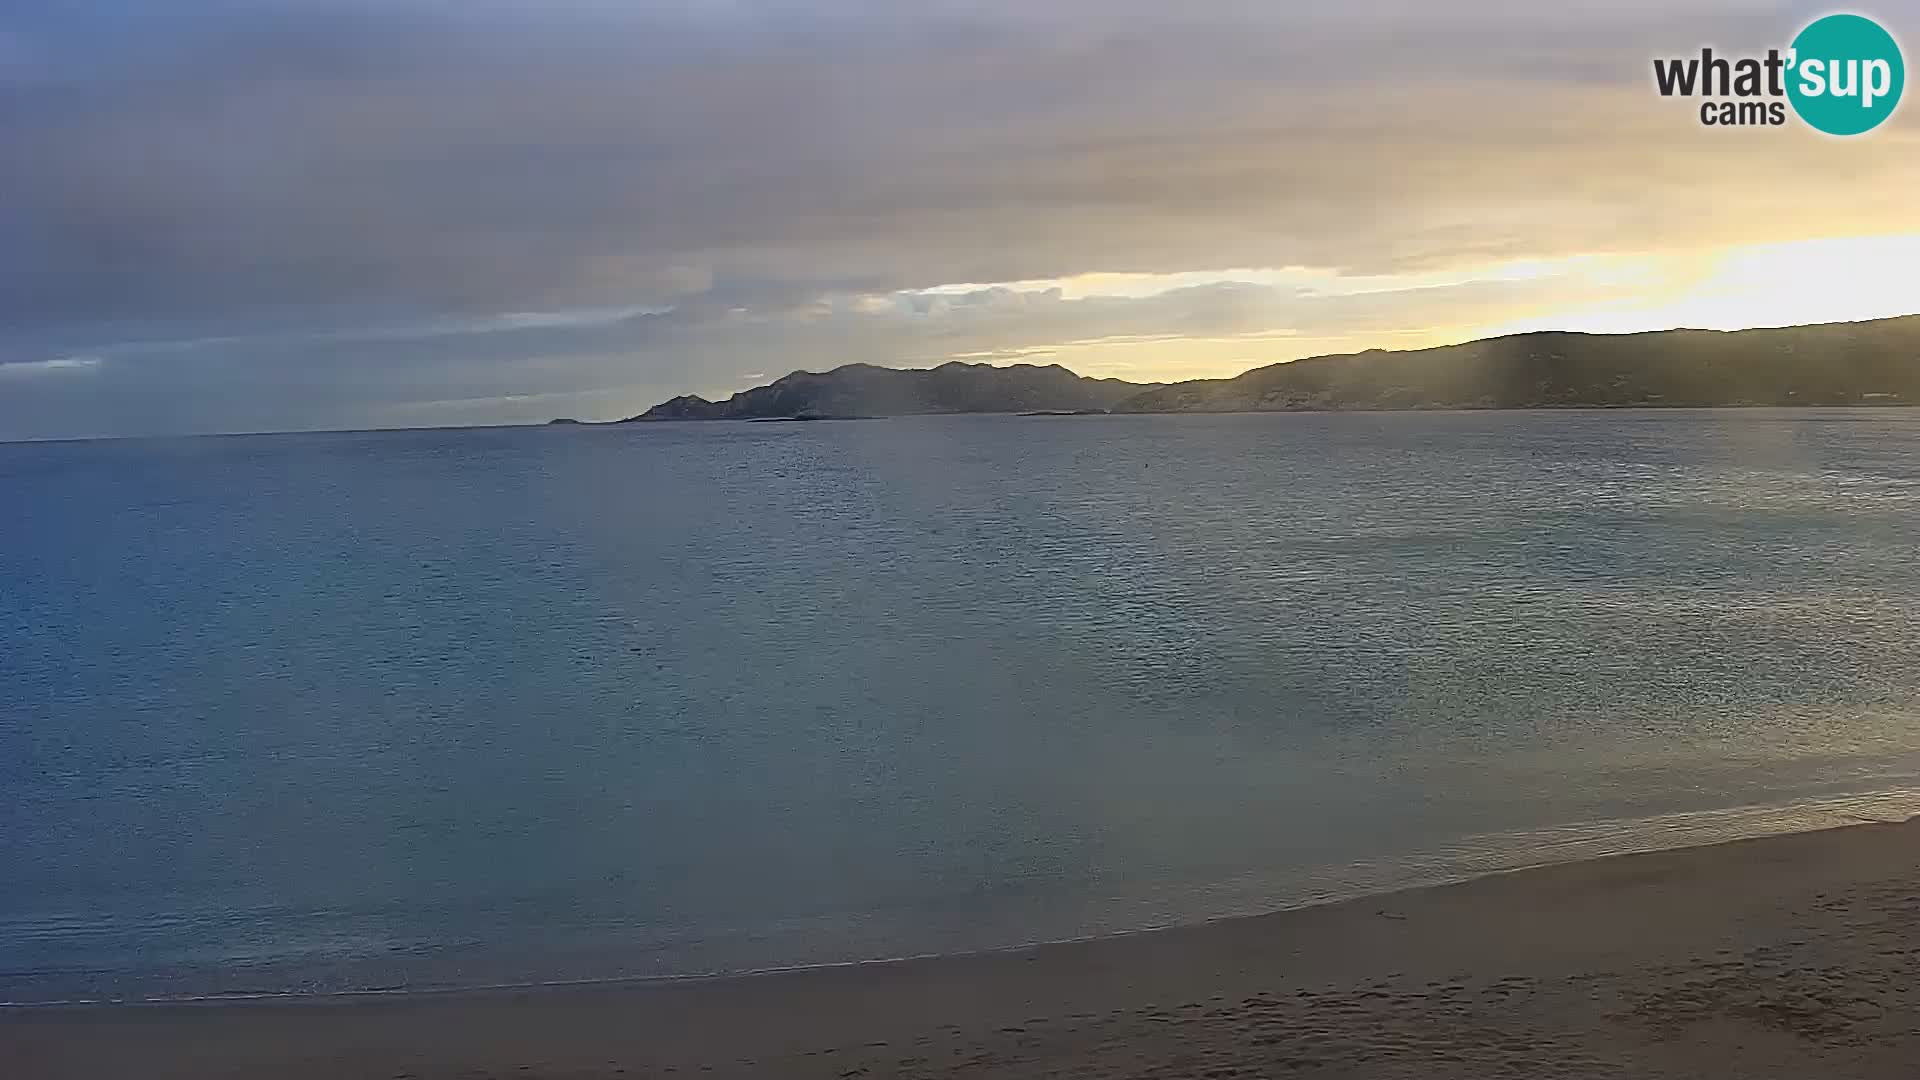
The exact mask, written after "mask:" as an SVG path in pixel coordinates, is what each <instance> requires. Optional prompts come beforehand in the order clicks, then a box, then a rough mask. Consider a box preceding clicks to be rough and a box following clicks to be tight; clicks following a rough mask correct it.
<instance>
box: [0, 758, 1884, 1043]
mask: <svg viewBox="0 0 1920 1080" xmlns="http://www.w3.org/2000/svg"><path fill="white" fill-rule="evenodd" d="M1909 779H1911V778H1909ZM1867 811H1877V812H1876V813H1869V812H1867ZM1907 820H1920V787H1916V786H1913V785H1912V784H1911V783H1909V784H1904V785H1895V786H1888V787H1872V788H1865V789H1862V790H1858V791H1845V792H1823V793H1819V794H1803V795H1800V796H1796V797H1794V798H1789V799H1785V800H1782V801H1778V802H1767V803H1756V804H1749V805H1739V806H1728V807H1715V808H1711V809H1703V810H1682V811H1672V812H1667V813H1661V814H1653V815H1649V816H1645V817H1627V818H1602V819H1593V820H1586V821H1577V822H1569V823H1565V824H1560V825H1554V826H1543V827H1539V828H1535V829H1525V830H1519V831H1515V832H1508V833H1490V834H1475V835H1468V836H1462V837H1459V838H1457V839H1456V840H1455V841H1454V842H1453V847H1454V848H1455V849H1458V848H1462V847H1465V848H1474V847H1478V848H1479V849H1480V850H1481V851H1482V852H1483V854H1482V856H1481V857H1480V858H1479V859H1477V860H1472V859H1468V860H1465V861H1462V859H1461V858H1460V857H1458V856H1456V858H1455V859H1454V860H1451V861H1449V860H1447V859H1444V858H1441V857H1440V856H1439V855H1438V854H1437V853H1436V852H1432V851H1418V852H1403V853H1399V854H1397V855H1394V856H1391V857H1386V858H1382V859H1371V860H1367V861H1363V862H1357V863H1351V864H1347V865H1344V866H1337V867H1325V868H1320V869H1318V870H1316V871H1313V872H1311V873H1310V874H1309V876H1308V878H1306V879H1304V881H1305V882H1311V883H1312V885H1311V887H1308V888H1306V890H1305V891H1304V892H1300V893H1297V894H1295V895H1292V896H1280V897H1275V898H1273V899H1272V900H1270V901H1267V902H1262V903H1260V904H1257V905H1251V906H1243V907H1231V908H1227V909H1223V910H1219V911H1216V912H1214V913H1212V914H1195V915H1192V916H1190V917H1186V918H1175V919H1170V920H1167V921H1161V922H1148V923H1142V924H1140V925H1134V926H1126V927H1121V928H1113V929H1097V930H1089V931H1087V932H1085V933H1078V934H1067V935H1062V936H1058V937H1047V938H1033V939H1028V940H1019V941H1011V942H1007V943H1003V944H996V945H984V946H979V947H972V948H957V949H953V950H950V951H937V950H923V951H913V952H900V953H894V954H886V955H871V956H858V957H849V958H843V959H825V960H815V961H800V962H794V963H785V964H770V965H765V966H758V967H738V968H726V969H714V970H695V971H668V972H661V973H656V974H639V973H625V974H603V975H588V976H558V977H552V978H527V979H503V980H498V981H492V982H486V981H476V982H467V983H459V984H433V983H426V984H423V985H416V986H405V985H377V984H375V985H366V986H357V987H344V988H335V989H326V990H279V989H258V990H233V991H225V992H206V993H178V994H157V995H146V996H139V995H128V996H121V997H114V996H104V995H103V996H97V997H72V998H65V999H60V998H55V999H41V1000H31V999H29V1000H0V1016H5V1015H6V1014H8V1013H9V1012H14V1011H22V1010H36V1009H120V1008H152V1007H164V1006H174V1005H179V1006H217V1005H223V1004H272V1003H286V1004H299V1003H302V1002H321V1003H324V1002H327V1001H335V1000H338V1001H352V1000H363V999H364V1000H396V999H405V998H410V997H452V996H459V995H465V994H497V993H543V992H547V991H560V990H574V989H593V988H608V989H620V988H628V989H642V988H648V987H671V986H678V985H684V984H689V983H702V982H714V981H724V980H734V979H750V978H759V977H765V976H774V975H792V974H803V973H806V972H813V971H836V970H841V969H858V968H866V967H874V966H884V965H891V964H902V963H917V962H924V961H937V960H954V959H967V958H977V957H993V956H999V955H1005V954H1009V953H1019V952H1025V951H1028V950H1033V949H1042V948H1048V947H1051V946H1058V945H1080V944H1088V943H1096V942H1100V941H1105V940H1109V939H1117V938H1128V937H1134V936H1138V935H1142V934H1159V933H1166V932H1169V931H1179V930H1187V929H1194V928H1199V927H1206V926H1212V925H1216V924H1220V923H1231V922H1236V921H1239V920H1243V919H1258V918H1264V917H1267V916H1274V915H1284V914H1289V913H1294V912H1300V911H1306V910H1311V909H1315V908H1322V907H1328V906H1333V905H1338V904H1347V903H1358V902H1363V901H1367V900H1377V899H1380V898H1383V897H1391V896H1395V895H1397V894H1401V893H1408V892H1418V891H1421V890H1425V889H1433V888H1442V887H1446V886H1450V885H1461V884H1466V883H1468V882H1472V881H1476V880H1479V879H1481V878H1487V877H1495V876H1499V875H1504V874H1513V873H1522V872H1526V871H1530V870H1538V869H1546V868H1550V867H1555V866H1563V865H1568V864H1576V863H1582V862H1589V861H1593V860H1596V859H1609V858H1617V857H1621V856H1628V855H1642V854H1657V853H1661V852H1671V851H1685V850H1689V849H1693V848H1699V847H1710V846H1713V845H1716V844H1723V843H1729V842H1736V841H1742V840H1755V839H1765V838H1769V837H1777V836H1791V835H1796V834H1800V833H1808V832H1818V831H1822V830H1826V829H1832V828H1840V827H1845V826H1849V825H1855V824H1899V823H1902V822H1904V821H1907ZM1548 837H1551V838H1552V839H1551V841H1550V842H1549V841H1548V840H1547V839H1546V838H1548ZM1520 838H1528V839H1531V840H1533V841H1534V842H1533V843H1532V844H1531V845H1521V846H1518V847H1516V846H1512V845H1513V843H1514V841H1516V840H1517V839H1520ZM1442 850H1445V849H1442ZM1549 852H1551V853H1552V854H1549ZM1381 868H1386V869H1385V871H1384V872H1382V869H1381ZM1363 869H1366V870H1371V871H1373V874H1372V876H1369V875H1367V874H1365V873H1362V872H1361V871H1362V870H1363Z"/></svg>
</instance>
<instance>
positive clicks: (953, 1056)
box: [0, 819, 1920, 1080]
mask: <svg viewBox="0 0 1920 1080" xmlns="http://www.w3.org/2000/svg"><path fill="white" fill-rule="evenodd" d="M1917 846H1920V819H1915V820H1909V821H1907V822H1904V823H1900V824H1858V825H1847V826H1841V827H1836V828H1830V829H1823V830H1819V831H1814V832H1804V833H1793V834H1786V835H1776V836H1767V837H1761V838H1757V839H1744V840H1732V841H1726V842H1722V843H1715V844H1710V845H1707V846H1701V847H1689V848H1679V849H1672V850H1665V851H1656V852H1649V853H1640V854H1626V855H1613V856H1606V857H1601V858H1596V859H1589V860H1585V861H1578V862H1567V863H1559V864H1555V865H1550V866H1542V867H1535V868H1530V869H1522V870H1511V871H1506V872H1499V873H1493V874H1490V875H1487V876H1483V877H1478V878H1474V879H1471V880H1468V881H1464V882H1458V883H1453V884H1445V885H1436V886H1428V887H1422V888H1415V889H1410V890H1406V891H1401V892H1394V893H1386V894H1380V895H1372V896H1365V897H1360V898H1357V899H1353V900H1347V901H1340V902H1335V903H1329V904H1324V905H1319V906H1313V907H1305V908H1298V909H1294V910H1288V911H1281V912H1275V913H1272V914H1266V915H1254V916H1245V917H1240V918H1233V919H1225V920H1220V921H1215V922H1210V923H1204V924H1199V925H1195V926H1187V927H1177V928H1169V929H1162V930H1151V931H1143V932H1139V933H1132V934H1122V935H1117V936H1111V937H1101V938H1091V939H1085V940H1080V941H1071V942H1060V943H1054V944H1047V945H1039V946H1032V947H1027V948H1020V949H1012V950H1006V951H999V952H991V953H980V954H971V955H960V956H947V957H930V958H919V959H904V960H896V961H884V962H872V963H860V964H851V965H842V966H837V967H822V968H806V969H798V970H793V971H784V972H772V973H763V974H755V975H740V976H726V977H715V978H705V979H685V980H673V981H667V982H648V983H604V984H589V985H579V986H552V987H542V988H537V989H512V990H505V989H503V990H469V991H460V992H451V993H439V994H389V995H361V996H348V997H331V998H308V999H287V998H277V999H264V1000H240V1001H232V1000H225V1001H209V1002H197V1003H177V1004H142V1005H77V1006H39V1007H31V1008H16V1009H9V1010H0V1044H5V1045H8V1046H9V1047H11V1048H12V1050H11V1051H10V1053H9V1056H10V1057H11V1058H12V1059H13V1061H14V1062H15V1066H14V1068H13V1069H11V1070H10V1072H11V1075H13V1076H17V1077H20V1078H22V1080H38V1078H42V1077H44V1078H47V1080H56V1078H66V1077H98V1076H109V1075H110V1076H126V1077H189V1076H191V1077H209V1078H211V1077H241V1076H261V1075H272V1076H276V1077H288V1078H293V1080H300V1078H307V1077H312V1078H319V1077H347V1076H369V1077H399V1076H409V1077H413V1078H416V1080H430V1078H437V1077H445V1078H453V1077H472V1076H491V1075H502V1076H505V1075H514V1076H527V1077H567V1078H584V1077H603V1076H604V1077H611V1076H651V1075H667V1074H671V1073H676V1072H698V1073H701V1074H703V1075H723V1076H728V1075H730V1076H782V1077H784V1076H799V1077H810V1076H822V1077H829V1076H863V1075H864V1076H888V1075H898V1076H950V1075H994V1076H1002V1075H1005V1076H1025V1075H1052V1074H1056V1073H1060V1072H1064V1071H1071V1072H1072V1073H1073V1074H1074V1075H1096V1076H1175V1075H1198V1074H1201V1073H1205V1072H1209V1071H1210V1070H1224V1071H1222V1072H1220V1073H1219V1075H1234V1074H1235V1071H1236V1070H1244V1071H1245V1072H1246V1074H1247V1075H1265V1074H1267V1073H1269V1072H1285V1073H1287V1074H1289V1075H1307V1076H1312V1075H1323V1076H1344V1075H1367V1076H1398V1075H1407V1076H1415V1075H1419V1076H1451V1075H1459V1076H1478V1075H1488V1074H1489V1073H1498V1072H1500V1071H1501V1070H1519V1071H1518V1072H1516V1073H1515V1075H1528V1076H1536V1075H1566V1076H1616V1075H1635V1076H1662V1075H1674V1076H1682V1075H1688V1076H1716V1075H1725V1076H1743V1077H1745V1076H1774V1075H1778V1076H1805V1075H1822V1074H1825V1075H1848V1076H1862V1077H1870V1076H1879V1075H1887V1076H1894V1075H1905V1067H1906V1065H1907V1064H1909V1063H1910V1062H1911V1061H1912V1060H1913V1059H1914V1057H1915V1055H1916V1053H1917V1052H1920V1033H1915V1032H1911V1031H1908V1030H1906V1027H1907V1025H1905V1024H1904V1022H1903V1021H1902V1020H1901V1017H1903V1016H1905V1015H1910V1013H1909V1011H1908V1010H1909V1008H1910V1007H1911V1006H1913V1005H1915V1004H1920V991H1910V990H1909V989H1908V988H1907V986H1906V983H1907V982H1908V980H1907V979H1906V977H1905V971H1906V965H1907V962H1908V961H1909V960H1910V958H1911V957H1912V956H1915V955H1920V920H1916V919H1914V918H1913V917H1912V916H1913V915H1914V914H1915V913H1916V912H1915V907H1916V904H1920V899H1916V898H1920V867H1916V866H1915V862H1914V860H1913V858H1912V855H1913V853H1914V851H1915V849H1916V847H1917Z"/></svg>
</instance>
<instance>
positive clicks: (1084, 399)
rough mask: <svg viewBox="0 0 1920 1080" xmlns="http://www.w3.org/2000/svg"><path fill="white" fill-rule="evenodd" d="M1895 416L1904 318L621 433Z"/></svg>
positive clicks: (893, 398) (972, 394) (1037, 375)
mask: <svg viewBox="0 0 1920 1080" xmlns="http://www.w3.org/2000/svg"><path fill="white" fill-rule="evenodd" d="M1910 403H1920V315H1909V316H1903V317H1900V318H1894V319H1881V320H1876V321H1872V322H1857V323H1825V324H1820V325H1814V326H1795V327H1784V328H1779V329H1761V330H1736V331H1718V330H1662V331H1654V332H1649V333H1640V334H1583V333H1573V332H1566V331H1540V332H1534V333H1525V334H1513V335H1509V336H1505V337H1496V338H1486V339H1483V340H1479V341H1470V342H1467V343H1465V344H1462V345H1447V346H1441V347H1439V348H1432V349H1418V350H1412V351H1406V352H1388V351H1384V350H1379V349H1374V350H1370V351H1367V352H1361V353H1348V354H1343V355H1338V356H1316V357H1311V358H1308V359H1304V360H1294V361H1289V362H1285V363H1279V364H1270V365H1267V366H1266V367H1259V368H1255V369H1253V370H1251V371H1248V372H1246V373H1244V374H1241V375H1238V376H1235V377H1234V378H1231V379H1196V380H1192V381H1189V382H1179V383H1172V384H1166V385H1161V384H1141V383H1130V382H1124V381H1121V380H1119V379H1089V378H1085V377H1083V376H1080V375H1076V374H1074V373H1073V372H1071V371H1068V370H1067V369H1066V368H1064V367H1061V366H1059V365H1058V364H1054V365H1049V366H1046V367H1036V366H1034V365H1030V364H1015V365H1013V366H1010V367H994V366H992V365H988V364H963V363H959V362H954V363H948V364H942V365H940V366H939V367H936V368H931V369H901V368H883V367H876V366H874V365H871V364H848V365H846V366H844V367H839V368H835V369H833V370H832V371H828V372H824V373H818V374H816V373H813V372H804V371H796V372H794V373H793V374H791V375H788V376H786V377H785V378H782V379H778V380H776V381H774V382H772V383H770V384H768V385H766V386H759V387H755V388H753V389H751V390H744V391H741V392H740V393H738V394H735V395H733V396H732V397H730V398H728V399H726V400H725V401H718V402H715V401H708V400H707V399H705V398H701V397H697V396H693V395H687V396H683V397H677V398H674V399H672V400H670V401H665V402H662V403H661V404H659V405H656V406H654V407H653V408H651V409H648V410H647V411H646V412H645V413H642V414H641V415H639V416H636V417H633V418H632V419H633V420H636V421H641V420H745V419H780V418H807V417H814V418H827V417H852V416H901V415H910V414H920V413H972V412H1116V413H1151V412H1262V411H1279V410H1331V409H1519V408H1553V407H1620V406H1694V407H1706V406H1734V405H1858V404H1882V405H1899V404H1910Z"/></svg>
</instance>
